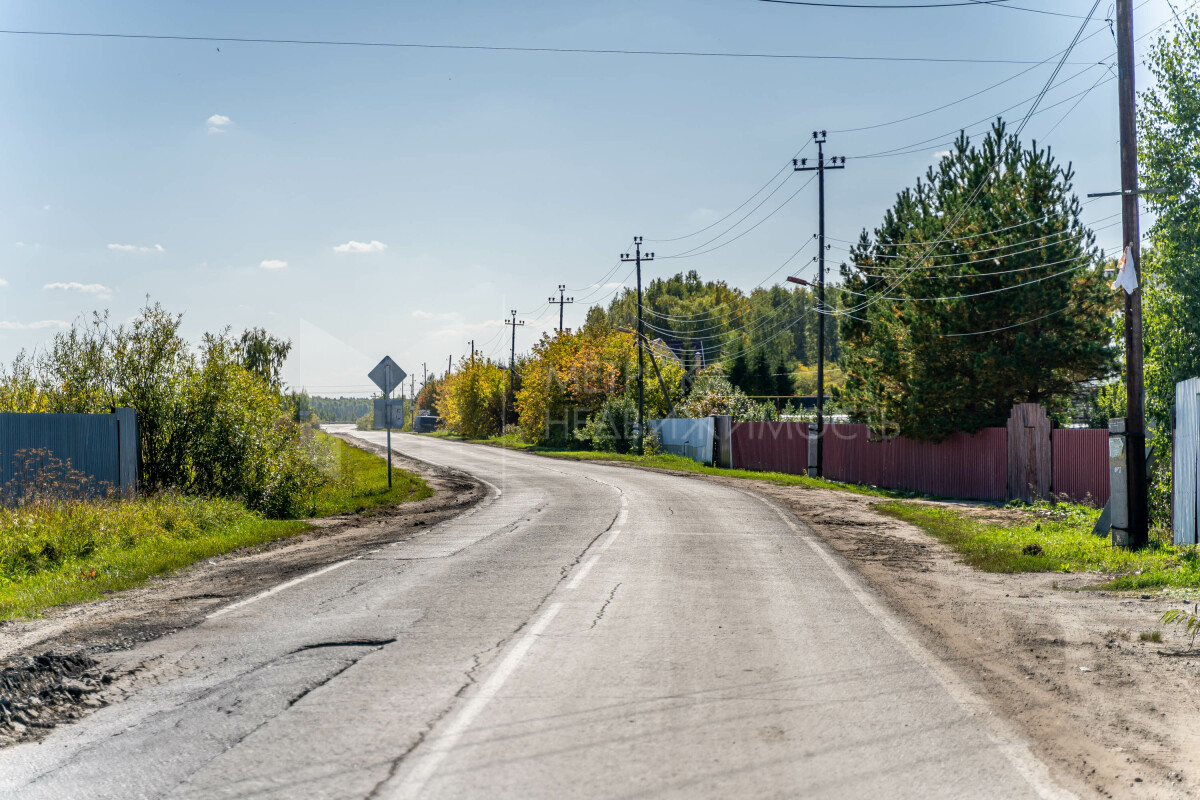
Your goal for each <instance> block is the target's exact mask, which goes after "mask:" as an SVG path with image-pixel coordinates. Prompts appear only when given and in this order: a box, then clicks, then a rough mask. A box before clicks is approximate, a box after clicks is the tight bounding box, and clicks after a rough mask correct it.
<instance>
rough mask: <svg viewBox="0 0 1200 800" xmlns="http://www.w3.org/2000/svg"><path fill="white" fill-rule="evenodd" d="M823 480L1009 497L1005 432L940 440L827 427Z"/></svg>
mask: <svg viewBox="0 0 1200 800" xmlns="http://www.w3.org/2000/svg"><path fill="white" fill-rule="evenodd" d="M824 451H825V453H824V461H825V463H824V465H823V466H824V477H826V478H829V479H830V480H835V481H844V482H846V483H864V484H868V485H870V486H879V487H882V488H885V489H895V490H897V491H902V492H920V493H921V494H930V495H935V496H939V497H962V498H973V499H977V500H1004V499H1006V498H1007V497H1008V439H1007V436H1006V431H1005V429H1004V428H984V429H982V430H981V431H979V432H978V433H976V434H974V435H969V434H965V433H956V434H954V435H953V436H951V437H949V438H948V439H945V440H943V441H940V442H921V441H916V440H913V439H907V438H905V437H903V436H897V437H895V438H892V439H881V438H879V437H875V436H872V435H871V433H870V430H869V429H868V427H867V426H866V425H826V426H825V445H824Z"/></svg>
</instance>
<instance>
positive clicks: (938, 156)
mask: <svg viewBox="0 0 1200 800" xmlns="http://www.w3.org/2000/svg"><path fill="white" fill-rule="evenodd" d="M950 155H951V153H950V151H949V150H938V151H937V152H936V153H934V154H933V157H934V159H935V160H937V161H941V160H942V159H943V158H946V157H948V156H950Z"/></svg>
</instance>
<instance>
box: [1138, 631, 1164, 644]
mask: <svg viewBox="0 0 1200 800" xmlns="http://www.w3.org/2000/svg"><path fill="white" fill-rule="evenodd" d="M1138 641H1140V642H1161V641H1162V632H1161V631H1142V632H1141V633H1139V634H1138Z"/></svg>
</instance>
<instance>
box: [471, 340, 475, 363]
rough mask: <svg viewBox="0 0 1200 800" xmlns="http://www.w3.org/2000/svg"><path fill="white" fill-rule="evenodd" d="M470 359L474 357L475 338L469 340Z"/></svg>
mask: <svg viewBox="0 0 1200 800" xmlns="http://www.w3.org/2000/svg"><path fill="white" fill-rule="evenodd" d="M471 359H472V360H474V359H475V340H474V339H472V340H471Z"/></svg>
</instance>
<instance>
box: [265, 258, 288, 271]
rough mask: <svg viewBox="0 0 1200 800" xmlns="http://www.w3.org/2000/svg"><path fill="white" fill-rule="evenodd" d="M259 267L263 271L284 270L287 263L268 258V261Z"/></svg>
mask: <svg viewBox="0 0 1200 800" xmlns="http://www.w3.org/2000/svg"><path fill="white" fill-rule="evenodd" d="M259 266H260V267H262V268H263V269H283V268H284V267H286V266H287V262H286V261H280V260H279V259H277V258H268V259H267V260H266V261H263V262H262V263H261V264H259Z"/></svg>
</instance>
